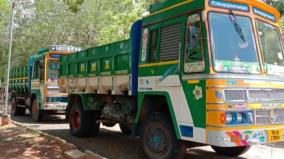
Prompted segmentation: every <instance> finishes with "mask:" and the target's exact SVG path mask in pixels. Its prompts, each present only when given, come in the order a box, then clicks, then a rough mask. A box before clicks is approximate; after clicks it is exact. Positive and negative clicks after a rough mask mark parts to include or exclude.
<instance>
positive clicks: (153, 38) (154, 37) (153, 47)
mask: <svg viewBox="0 0 284 159" xmlns="http://www.w3.org/2000/svg"><path fill="white" fill-rule="evenodd" d="M157 47H158V30H153V31H151V32H150V44H149V59H148V62H155V58H156V57H155V56H156V54H157Z"/></svg>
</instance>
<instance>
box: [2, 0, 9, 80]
mask: <svg viewBox="0 0 284 159" xmlns="http://www.w3.org/2000/svg"><path fill="white" fill-rule="evenodd" d="M9 18H10V6H9V3H8V1H7V0H0V77H5V74H6V71H7V70H6V68H7V53H8V45H7V44H8V34H7V33H8V30H9V27H8V26H9Z"/></svg>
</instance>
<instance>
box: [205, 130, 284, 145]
mask: <svg viewBox="0 0 284 159" xmlns="http://www.w3.org/2000/svg"><path fill="white" fill-rule="evenodd" d="M207 139H208V144H210V145H214V146H220V147H236V146H249V145H255V144H266V143H274V142H283V141H284V140H283V139H284V126H281V127H277V128H269V129H253V130H230V131H208V138H207Z"/></svg>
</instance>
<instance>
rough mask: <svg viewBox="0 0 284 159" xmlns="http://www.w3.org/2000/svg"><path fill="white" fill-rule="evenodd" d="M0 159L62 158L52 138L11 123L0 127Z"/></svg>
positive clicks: (60, 151)
mask: <svg viewBox="0 0 284 159" xmlns="http://www.w3.org/2000/svg"><path fill="white" fill-rule="evenodd" d="M0 150H1V154H0V159H49V158H51V159H62V158H64V157H63V155H62V150H61V149H60V147H59V146H58V145H57V144H56V142H55V141H54V140H52V139H49V138H46V137H42V136H40V135H39V134H38V133H35V132H31V131H28V130H26V129H24V128H20V127H17V126H15V125H13V124H10V125H7V126H3V127H0Z"/></svg>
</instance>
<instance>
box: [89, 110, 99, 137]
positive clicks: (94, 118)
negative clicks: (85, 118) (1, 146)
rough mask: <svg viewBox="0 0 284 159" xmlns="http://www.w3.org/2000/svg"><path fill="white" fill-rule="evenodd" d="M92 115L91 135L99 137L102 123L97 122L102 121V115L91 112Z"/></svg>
mask: <svg viewBox="0 0 284 159" xmlns="http://www.w3.org/2000/svg"><path fill="white" fill-rule="evenodd" d="M90 113H91V121H90V122H91V125H90V135H92V136H97V135H98V134H99V131H100V125H101V123H97V121H98V120H99V119H100V113H99V112H90Z"/></svg>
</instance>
